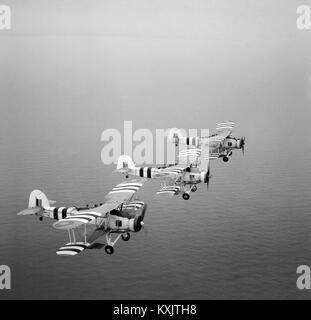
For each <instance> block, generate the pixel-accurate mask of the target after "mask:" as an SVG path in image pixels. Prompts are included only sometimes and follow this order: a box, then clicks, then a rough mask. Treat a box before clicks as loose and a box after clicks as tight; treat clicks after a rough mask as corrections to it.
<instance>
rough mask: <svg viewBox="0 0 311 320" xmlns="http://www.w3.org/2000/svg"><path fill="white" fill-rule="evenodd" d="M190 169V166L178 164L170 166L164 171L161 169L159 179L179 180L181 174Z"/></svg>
mask: <svg viewBox="0 0 311 320" xmlns="http://www.w3.org/2000/svg"><path fill="white" fill-rule="evenodd" d="M188 167H189V165H188V164H178V165H176V166H170V167H167V168H164V169H161V171H160V172H159V174H158V177H160V178H169V179H173V180H175V179H177V178H178V176H179V175H180V173H181V172H183V171H184V170H185V169H187V168H188Z"/></svg>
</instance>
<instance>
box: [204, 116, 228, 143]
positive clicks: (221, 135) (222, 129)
mask: <svg viewBox="0 0 311 320" xmlns="http://www.w3.org/2000/svg"><path fill="white" fill-rule="evenodd" d="M233 127H234V122H231V121H228V122H221V123H219V124H218V125H217V126H216V131H217V134H216V135H215V136H212V137H211V138H210V139H209V142H213V141H215V142H217V141H219V142H221V141H223V140H224V139H225V138H227V137H228V136H229V135H230V134H231V133H232V130H233Z"/></svg>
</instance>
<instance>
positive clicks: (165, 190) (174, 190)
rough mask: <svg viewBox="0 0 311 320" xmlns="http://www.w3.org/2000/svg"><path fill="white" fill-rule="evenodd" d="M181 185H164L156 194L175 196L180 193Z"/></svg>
mask: <svg viewBox="0 0 311 320" xmlns="http://www.w3.org/2000/svg"><path fill="white" fill-rule="evenodd" d="M179 190H180V186H176V185H172V186H165V187H162V188H161V189H160V190H159V191H158V192H157V193H156V194H157V195H158V196H169V197H173V196H175V195H176V194H178V193H179Z"/></svg>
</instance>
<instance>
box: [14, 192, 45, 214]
mask: <svg viewBox="0 0 311 320" xmlns="http://www.w3.org/2000/svg"><path fill="white" fill-rule="evenodd" d="M49 206H50V201H49V200H48V198H47V197H46V195H45V194H44V193H43V192H42V191H40V190H33V191H32V192H31V193H30V196H29V202H28V208H27V209H25V210H23V211H21V212H19V213H18V215H23V216H27V215H37V214H39V213H40V212H42V211H43V210H44V208H48V207H49Z"/></svg>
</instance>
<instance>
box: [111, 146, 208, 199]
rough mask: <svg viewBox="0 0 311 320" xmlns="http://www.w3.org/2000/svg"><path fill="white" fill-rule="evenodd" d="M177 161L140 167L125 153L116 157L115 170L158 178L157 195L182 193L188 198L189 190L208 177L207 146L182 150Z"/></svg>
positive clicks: (195, 187) (192, 189)
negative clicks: (156, 165) (158, 188)
mask: <svg viewBox="0 0 311 320" xmlns="http://www.w3.org/2000/svg"><path fill="white" fill-rule="evenodd" d="M178 158H179V160H178V163H177V164H174V165H168V166H164V167H147V166H145V167H140V166H136V165H135V163H134V162H133V160H132V159H131V158H130V157H129V156H127V155H121V156H120V157H119V159H118V163H117V169H116V170H115V172H119V173H122V174H124V175H125V176H126V177H127V178H128V177H129V176H138V177H142V178H147V179H160V180H161V189H160V190H159V191H158V192H157V195H168V196H175V195H180V194H181V195H182V198H183V199H184V200H189V198H190V192H195V191H196V190H197V184H199V183H205V184H206V185H207V186H208V184H209V179H210V169H209V155H208V150H207V147H205V146H204V147H203V149H202V148H200V149H199V148H192V149H185V150H182V151H181V152H180V153H179V155H178Z"/></svg>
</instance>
